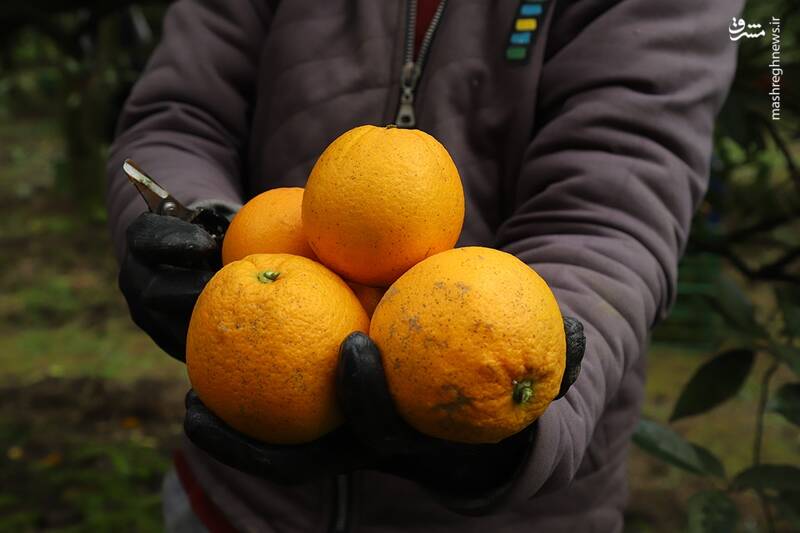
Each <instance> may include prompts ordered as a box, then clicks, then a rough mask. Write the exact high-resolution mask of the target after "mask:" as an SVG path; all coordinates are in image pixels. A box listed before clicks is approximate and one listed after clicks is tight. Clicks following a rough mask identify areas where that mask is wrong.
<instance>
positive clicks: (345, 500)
mask: <svg viewBox="0 0 800 533" xmlns="http://www.w3.org/2000/svg"><path fill="white" fill-rule="evenodd" d="M446 4H447V0H440V1H439V5H438V6H437V8H436V12H435V13H434V14H433V18H432V19H431V23H430V25H429V26H428V29H427V30H426V31H425V35H424V36H423V37H422V42H421V43H420V45H419V54H417V60H416V61H414V33H415V32H416V24H417V0H408V3H407V7H406V46H405V54H404V57H403V59H404V61H403V68H402V71H401V72H400V91H401V92H400V104H399V106H398V109H397V119H396V120H395V122H396V124H397V126H398V127H401V128H413V127H414V126H416V124H417V119H416V116H415V115H414V96H415V95H414V91H416V89H417V83H418V82H419V78H420V76H422V69H423V68H424V67H425V60H426V59H427V58H428V51H429V50H430V47H431V43H432V42H433V37H434V36H435V35H436V29H437V28H438V27H439V23H440V22H441V20H442V13H444V8H445V5H446ZM333 496H334V499H333V520H332V521H331V532H332V533H346V531H347V526H348V524H347V521H348V509H349V506H350V475H349V474H339V475H337V476H336V478H335V479H334V485H333Z"/></svg>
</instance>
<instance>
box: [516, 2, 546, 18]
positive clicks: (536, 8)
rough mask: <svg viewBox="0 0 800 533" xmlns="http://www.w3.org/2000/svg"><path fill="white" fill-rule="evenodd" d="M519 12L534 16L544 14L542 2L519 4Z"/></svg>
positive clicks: (524, 15) (523, 14) (526, 15)
mask: <svg viewBox="0 0 800 533" xmlns="http://www.w3.org/2000/svg"><path fill="white" fill-rule="evenodd" d="M519 14H520V15H522V16H523V17H532V16H535V15H541V14H542V5H541V4H522V5H521V6H519Z"/></svg>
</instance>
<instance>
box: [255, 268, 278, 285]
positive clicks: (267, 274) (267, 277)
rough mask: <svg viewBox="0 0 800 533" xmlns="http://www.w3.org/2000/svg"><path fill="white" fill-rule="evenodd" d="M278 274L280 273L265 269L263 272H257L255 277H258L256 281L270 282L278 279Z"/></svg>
mask: <svg viewBox="0 0 800 533" xmlns="http://www.w3.org/2000/svg"><path fill="white" fill-rule="evenodd" d="M280 275H281V273H280V272H273V271H272V270H265V271H263V272H259V273H258V275H257V276H256V277H257V278H258V281H260V282H261V283H271V282H273V281H275V280H276V279H278V276H280Z"/></svg>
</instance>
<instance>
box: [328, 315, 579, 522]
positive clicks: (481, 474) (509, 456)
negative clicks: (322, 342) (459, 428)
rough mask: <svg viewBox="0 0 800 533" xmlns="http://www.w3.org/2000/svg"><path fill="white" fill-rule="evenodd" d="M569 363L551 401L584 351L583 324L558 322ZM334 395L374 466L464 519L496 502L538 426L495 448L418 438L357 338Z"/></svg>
mask: <svg viewBox="0 0 800 533" xmlns="http://www.w3.org/2000/svg"><path fill="white" fill-rule="evenodd" d="M564 329H565V333H566V337H567V364H566V369H565V372H564V377H563V378H562V381H561V388H560V390H559V394H558V396H557V397H556V399H558V398H561V397H562V396H564V395H565V394H566V393H567V391H568V390H569V388H570V386H571V385H572V384H573V383H574V382H575V380H576V379H577V377H578V374H579V372H580V365H581V360H582V359H583V353H584V350H585V346H586V338H585V336H584V334H583V325H582V324H581V322H580V321H578V320H577V319H574V318H571V317H565V318H564ZM338 390H339V394H340V401H341V404H342V409H343V411H344V413H345V417H346V418H347V420H348V422H349V424H350V425H351V426H352V430H353V433H354V434H355V435H356V437H357V438H358V440H359V441H361V442H362V443H363V444H364V445H365V446H366V447H367V448H368V449H370V450H371V451H372V452H373V454H374V455H375V456H377V458H378V460H379V464H380V468H381V469H383V470H385V471H387V472H391V473H395V474H397V475H399V476H402V477H406V478H408V479H412V480H415V481H417V482H419V483H421V484H422V485H424V486H426V487H428V488H430V489H433V490H434V492H436V493H438V495H439V496H440V499H445V500H446V499H450V502H449V504H448V505H449V506H450V507H451V508H457V509H459V510H460V511H461V512H464V513H467V514H469V513H479V512H484V511H485V510H486V508H487V507H488V506H491V504H492V503H493V502H495V501H497V500H498V498H499V496H500V495H501V493H502V491H503V490H505V489H506V488H508V487H507V485H508V481H509V480H510V479H512V478H513V477H514V474H515V472H516V470H517V469H519V468H520V467H521V466H522V465H524V464H525V462H526V458H527V455H528V453H529V452H530V449H531V446H530V444H531V442H532V440H533V438H534V436H535V432H536V428H537V425H536V424H535V423H534V424H531V425H530V426H528V427H527V428H526V429H524V430H523V431H521V432H519V433H517V434H515V435H512V436H511V437H509V438H507V439H505V440H503V441H501V442H499V443H496V444H463V443H456V442H450V441H446V440H442V439H438V438H434V437H429V436H427V435H423V434H422V433H420V432H418V431H417V430H415V429H413V428H412V427H411V426H410V425H409V424H407V423H406V422H405V421H404V420H403V419H402V418H401V417H400V415H399V414H398V413H397V410H396V409H395V406H394V402H393V400H392V397H391V395H390V393H389V389H388V386H387V384H386V378H385V375H384V372H383V363H382V361H381V354H380V351H379V350H378V347H377V346H376V345H375V343H373V342H372V340H371V339H370V338H369V337H368V336H366V335H364V334H363V333H353V334H351V335H350V336H349V337H348V338H347V339H346V340H345V341H344V343H343V344H342V348H341V354H340V360H339V376H338Z"/></svg>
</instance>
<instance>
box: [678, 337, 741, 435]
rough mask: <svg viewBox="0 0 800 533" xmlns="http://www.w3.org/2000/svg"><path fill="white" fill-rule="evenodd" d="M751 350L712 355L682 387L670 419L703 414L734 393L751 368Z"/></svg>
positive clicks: (737, 350)
mask: <svg viewBox="0 0 800 533" xmlns="http://www.w3.org/2000/svg"><path fill="white" fill-rule="evenodd" d="M754 359H755V353H754V352H753V351H752V350H744V349H736V350H729V351H727V352H723V353H721V354H719V355H717V356H715V357H714V358H713V359H711V360H710V361H708V362H706V363H705V364H703V366H701V367H700V368H699V369H697V372H695V373H694V376H692V378H691V379H690V380H689V382H688V383H687V384H686V385H685V386H684V387H683V391H681V395H680V397H678V401H677V402H675V409H674V410H673V411H672V416H671V417H670V419H669V420H670V422H672V421H674V420H678V419H680V418H685V417H687V416H693V415H697V414H700V413H704V412H706V411H708V410H709V409H712V408H714V407H716V406H717V405H719V404H721V403H722V402H724V401H726V400H728V399H729V398H731V397H732V396H734V395H735V394H736V393H737V392H738V391H739V389H740V388H741V386H742V384H743V383H744V382H745V380H746V379H747V376H748V374H749V373H750V369H751V368H752V367H753V360H754Z"/></svg>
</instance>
